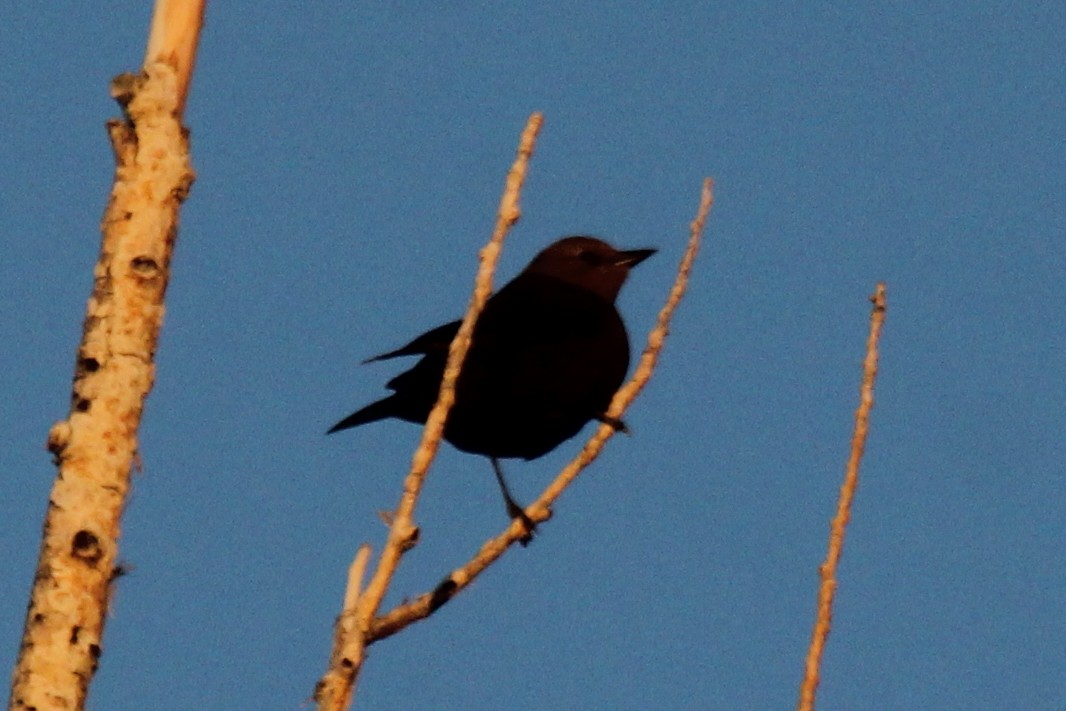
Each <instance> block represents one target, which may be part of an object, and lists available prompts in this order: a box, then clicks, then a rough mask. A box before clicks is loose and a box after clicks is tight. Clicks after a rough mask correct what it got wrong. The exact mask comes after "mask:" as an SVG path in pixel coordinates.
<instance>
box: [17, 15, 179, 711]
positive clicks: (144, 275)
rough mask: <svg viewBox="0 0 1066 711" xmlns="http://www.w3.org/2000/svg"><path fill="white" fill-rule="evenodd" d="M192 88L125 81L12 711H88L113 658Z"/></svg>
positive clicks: (120, 81)
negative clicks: (101, 667)
mask: <svg viewBox="0 0 1066 711" xmlns="http://www.w3.org/2000/svg"><path fill="white" fill-rule="evenodd" d="M198 29H199V28H198V26H196V27H190V28H187V35H186V36H185V37H184V38H183V39H182V43H183V44H184V45H186V46H188V47H195V46H196V42H197V38H198ZM188 69H189V70H191V65H190V66H189V67H188ZM185 81H186V84H187V77H186V80H185ZM180 84H181V80H180V78H179V76H178V74H177V73H176V72H175V70H174V68H173V67H172V66H171V65H170V64H168V63H164V62H152V63H150V64H149V65H147V66H145V67H144V71H143V72H142V73H141V74H140V75H138V76H133V75H130V74H124V75H122V76H120V77H117V78H116V79H115V80H114V81H113V82H112V86H111V90H112V96H114V97H115V98H116V99H117V100H118V101H119V103H120V104H122V106H123V109H124V111H125V114H126V117H125V119H124V120H121V121H119V120H113V121H111V122H109V123H108V131H109V133H110V136H111V142H112V147H113V149H114V153H115V163H116V167H115V182H114V186H113V188H112V190H111V198H110V201H109V203H108V206H107V209H106V210H105V212H104V217H103V221H102V224H101V230H102V240H101V246H100V256H99V259H98V261H97V264H96V268H95V271H94V284H93V293H92V295H91V296H90V298H89V303H88V306H87V308H86V314H85V323H84V327H83V335H82V341H81V345H80V347H79V348H78V354H77V360H76V362H75V370H74V385H73V393H72V396H71V408H70V414H69V416H68V418H67V419H66V420H63V421H60V422H57V423H56V424H55V425H53V426H52V429H51V431H50V432H49V435H48V449H49V450H50V451H51V452H52V453H53V454H54V455H55V460H56V464H57V466H58V469H59V471H58V475H57V477H56V480H55V483H54V485H53V487H52V493H51V495H50V497H49V501H48V512H47V515H46V517H45V522H44V532H43V538H42V542H41V551H40V556H39V559H38V563H37V574H36V576H35V579H34V584H33V591H32V593H31V599H30V605H29V610H28V612H27V615H26V626H25V630H24V632H23V637H22V645H21V647H20V649H19V658H18V662H17V663H16V667H15V671H14V674H13V676H12V688H11V697H10V700H9V708H10V709H36V710H37V711H47V710H52V709H64V710H67V711H69V710H70V709H81V708H84V705H85V699H86V696H87V695H88V688H89V683H90V682H91V681H92V678H93V674H94V673H95V671H96V667H97V662H98V660H99V657H100V655H101V653H102V637H103V631H104V622H105V619H106V615H107V609H108V600H109V598H110V595H111V584H112V581H113V580H114V579H115V578H116V577H117V574H118V572H117V571H118V567H117V564H116V561H117V560H118V538H119V531H120V519H121V515H122V511H123V509H124V507H125V502H126V495H127V492H128V490H129V476H130V468H131V467H132V466H133V464H134V461H135V458H136V456H137V429H138V427H139V426H140V421H141V413H142V410H143V407H144V401H145V399H146V398H147V396H148V393H149V391H150V390H151V387H152V382H153V380H154V377H155V365H154V362H153V360H154V357H155V349H156V343H157V340H158V336H159V330H160V328H161V327H162V323H163V311H164V306H163V303H164V301H163V299H164V295H165V293H166V288H167V283H168V282H169V280H170V260H171V255H172V253H173V249H174V242H175V240H176V238H177V234H178V222H179V220H178V217H179V211H180V207H181V204H182V202H183V201H184V200H185V197H186V196H187V195H188V192H189V189H190V187H191V185H192V182H193V180H194V179H195V175H194V173H193V171H192V168H191V167H190V165H189V154H188V134H187V132H186V131H185V129H184V128H183V127H182V125H181V121H180V103H181V98H180V96H179V93H180V88H179V87H180Z"/></svg>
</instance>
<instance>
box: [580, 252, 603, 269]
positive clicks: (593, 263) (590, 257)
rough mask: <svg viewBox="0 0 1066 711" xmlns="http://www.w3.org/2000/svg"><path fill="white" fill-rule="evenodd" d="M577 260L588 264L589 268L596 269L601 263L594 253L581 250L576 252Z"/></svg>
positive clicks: (598, 256)
mask: <svg viewBox="0 0 1066 711" xmlns="http://www.w3.org/2000/svg"><path fill="white" fill-rule="evenodd" d="M577 258H578V259H580V260H581V261H582V262H584V263H585V264H588V265H589V266H590V267H598V266H599V265H600V264H602V263H603V260H601V259H600V255H598V254H596V253H595V252H591V251H589V250H587V249H583V250H581V251H580V252H578V253H577Z"/></svg>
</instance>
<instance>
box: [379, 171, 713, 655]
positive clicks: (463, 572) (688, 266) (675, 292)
mask: <svg viewBox="0 0 1066 711" xmlns="http://www.w3.org/2000/svg"><path fill="white" fill-rule="evenodd" d="M713 187H714V183H713V181H712V180H711V179H710V178H707V179H706V180H705V181H704V182H703V190H702V193H701V197H700V205H699V209H698V210H697V213H696V219H695V220H693V221H692V224H691V226H690V228H691V229H690V236H689V243H688V248H687V249H686V250H685V255H684V257H682V259H681V264H680V266H679V267H678V273H677V278H676V279H675V281H674V285H673V288H672V289H671V290H670V294H669V296H668V297H667V300H666V304H665V305H664V306H663V308H662V310H661V311H660V312H659V317H658V319H657V321H656V324H655V327H654V328H653V329H652V331H651V333H650V334H649V335H648V345H647V347H646V348H645V349H644V353H643V354H642V355H641V359H640V363H639V365H638V366H637V370H636V372H635V373H634V374H633V377H632V378H631V379H630V381H629V382H628V383H626V384H625V385H624V386H623V387H622V388H621V389H620V390H619V391H618V392H617V393H615V396H614V399H613V400H612V401H611V405H610V407H609V408H608V410H607V414H608V416H609V417H612V418H615V419H618V420H620V419H621V418H622V415H623V414H624V413H625V410H626V408H628V407H629V405H630V404H631V403H632V402H633V400H634V399H636V397H637V395H638V394H639V393H640V391H641V390H642V389H643V387H644V385H645V384H646V383H647V382H648V379H649V378H651V374H652V371H653V370H654V368H655V363H656V361H657V360H658V357H659V351H660V350H661V349H662V346H663V342H664V341H665V339H666V334H667V333H668V331H669V325H670V319H671V317H672V316H673V313H674V309H676V308H677V305H678V303H679V302H680V301H681V297H682V296H683V295H684V293H685V289H686V287H687V285H688V277H689V273H690V272H691V270H692V264H693V262H694V261H695V259H696V253H697V252H698V251H699V247H700V241H701V238H702V235H703V226H704V224H705V223H706V221H707V215H708V214H709V213H710V210H711V206H712V205H713V203H714V192H713ZM614 433H615V428H614V427H612V426H611V425H606V424H605V425H601V426H600V427H599V428H598V429H597V430H596V432H595V433H594V434H593V435H592V438H591V439H589V441H588V443H587V444H586V445H585V447H584V448H583V449H582V450H581V452H580V454H578V455H577V457H576V458H575V459H574V460H573V461H572V462H571V463H570V464H569V465H567V466H566V468H565V469H563V471H562V472H560V473H559V475H558V476H557V477H556V479H555V480H554V481H553V482H551V484H549V485H548V487H547V488H546V489H545V490H544V492H543V493H542V494H541V495H540V497H539V498H538V499H537V500H536V501H535V502H534V503H533V504H532V505H531V506H530V507H529V508H528V509H527V510H526V513H527V514H528V515H529V517H530V518H531V519H533V520H534V521H544V520H546V519H547V518H549V517H550V516H551V505H552V504H553V503H554V502H555V500H556V499H558V498H559V496H560V495H561V494H562V492H563V490H565V489H566V487H567V486H569V485H570V484H571V482H573V480H574V479H575V478H576V477H577V475H578V474H579V473H581V470H582V469H584V468H585V467H586V466H588V465H589V463H591V462H592V460H593V459H595V458H596V457H597V455H599V453H600V451H601V450H602V449H603V447H604V445H605V444H606V442H607V440H608V439H610V438H611V436H612V435H613V434H614ZM524 534H525V527H524V524H523V523H522V522H520V521H513V522H512V523H511V525H510V526H509V527H508V528H507V529H506V530H505V531H504V532H503V533H501V534H500V535H498V536H496V537H494V538H491V539H489V540H488V541H486V542H485V543H484V545H482V547H481V550H479V551H478V553H477V554H476V555H475V556H474V557H473V558H471V559H470V560H469V561H468V562H467V563H465V564H464V565H463V566H461V567H459V568H457V569H456V570H454V571H453V572H452V573H451V574H450V575H449V576H448V577H447V578H445V579H444V580H443V581H442V582H441V583H440V584H439V585H437V587H436V588H435V589H434V590H433V591H431V592H427V593H425V594H423V595H420V596H419V597H418V598H416V599H415V600H413V601H411V602H409V603H406V604H403V605H400V606H398V607H396V608H395V609H393V610H390V611H389V612H387V613H386V614H384V615H382V616H381V617H379V618H377V619H376V620H374V623H373V625H372V626H371V628H370V633H369V639H368V641H367V643H368V644H370V643H372V642H376V641H378V640H381V639H384V638H386V637H390V636H392V635H394V634H396V633H397V632H399V631H400V630H401V629H403V628H404V627H406V626H408V625H410V624H411V623H413V622H417V621H418V620H422V619H425V618H426V617H429V616H430V615H431V614H433V613H434V612H435V611H436V610H437V609H438V608H440V607H441V605H443V604H444V603H446V602H447V601H448V600H450V599H451V598H453V597H454V596H455V595H456V594H458V593H459V591H461V590H463V589H464V588H465V587H466V586H467V585H469V584H470V583H471V582H472V581H473V580H474V579H475V578H476V577H477V576H478V575H479V574H480V573H481V572H482V571H483V570H485V568H487V567H488V566H489V565H491V564H492V563H493V562H494V561H495V560H497V559H498V558H499V557H500V556H502V555H503V553H504V552H505V551H506V550H507V548H509V547H510V546H511V545H512V544H514V543H515V541H518V540H520V539H521V538H522V536H523V535H524Z"/></svg>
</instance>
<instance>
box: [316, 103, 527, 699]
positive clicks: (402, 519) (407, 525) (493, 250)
mask: <svg viewBox="0 0 1066 711" xmlns="http://www.w3.org/2000/svg"><path fill="white" fill-rule="evenodd" d="M542 123H543V117H542V116H541V114H539V113H534V114H533V115H531V116H530V117H529V121H528V122H527V123H526V127H525V130H524V131H523V132H522V137H521V139H520V141H519V146H518V154H517V156H516V158H515V162H514V164H513V165H512V166H511V170H510V171H509V172H508V174H507V181H506V185H505V187H504V192H503V197H502V198H501V200H500V207H499V211H498V215H497V219H496V228H495V230H494V231H493V234H492V238H491V239H490V240H489V243H488V244H487V245H485V247H484V248H483V249H482V250H481V253H480V255H479V257H480V267H479V268H478V273H477V279H476V281H475V286H474V293H473V296H472V297H471V299H470V305H469V306H468V307H467V311H466V315H465V316H464V317H463V322H462V325H461V326H460V327H459V332H458V334H456V336H455V339H454V340H453V341H452V343H451V347H450V348H449V352H448V363H447V365H446V366H445V369H444V378H443V380H442V382H441V387H440V394H439V395H438V398H437V403H436V405H434V407H433V410H432V411H431V412H430V414H429V418H428V419H427V420H426V426H425V429H423V431H422V441H421V443H420V444H419V446H418V450H417V451H416V452H415V454H414V456H413V458H412V461H411V469H410V471H409V472H408V474H407V477H406V479H405V480H404V490H403V495H402V497H401V498H400V503H399V505H398V506H397V508H396V512H395V513H394V515H393V518H392V523H391V525H390V527H389V535H388V539H387V540H386V542H385V547H384V549H383V550H382V552H381V557H380V558H379V559H378V566H377V569H376V570H375V571H374V575H373V577H372V578H371V579H370V582H369V584H368V585H367V588H366V590H365V591H363V593H362V595H361V596H360V598H359V604H358V605H357V608H356V609H357V615H356V616H357V620H358V622H357V625H356V627H357V629H356V630H355V635H356V637H357V639H356V640H349V641H347V642H346V643H345V645H344V648H345V649H347V650H350V651H351V653H352V655H353V657H351V658H349V657H342V658H340V659H338V660H331V664H330V668H329V670H328V671H327V672H326V675H325V676H324V677H323V678H322V680H321V681H320V682H319V685H318V686H317V687H316V689H315V700H316V702H317V703H318V708H319V709H343V708H346V707H347V703H350V699H351V696H352V694H353V692H354V687H355V683H356V680H357V679H358V675H359V670H360V669H361V667H362V660H363V659H364V658H365V654H364V652H363V647H364V646H365V644H366V637H365V634H364V632H365V631H366V630H368V629H369V628H370V622H371V620H373V619H374V617H375V616H376V614H377V611H378V608H379V607H380V606H381V601H382V599H383V598H384V597H385V593H386V591H387V590H388V587H389V584H390V583H391V581H392V576H393V574H394V573H395V571H396V567H397V565H399V562H400V558H401V557H402V556H403V554H404V552H406V551H407V550H409V549H410V548H411V547H412V546H414V545H415V543H416V542H417V540H418V528H417V526H416V525H415V524H414V520H413V514H414V509H415V505H416V504H417V502H418V496H419V494H420V493H421V491H422V485H423V483H424V481H425V478H426V474H427V472H428V471H429V466H430V464H431V463H432V461H433V457H434V456H435V455H436V453H437V449H438V447H439V446H440V440H441V438H442V437H443V436H444V423H445V419H446V418H447V416H448V411H449V410H450V409H451V407H452V405H453V404H454V402H455V383H456V380H457V379H458V377H459V369H460V368H461V367H462V362H463V359H464V358H465V357H466V353H467V351H468V350H469V348H470V342H471V335H472V334H473V331H474V324H475V322H476V321H477V318H478V316H479V315H480V314H481V311H482V309H484V307H485V303H486V302H487V301H488V299H489V296H490V295H491V294H492V276H493V273H494V271H495V269H496V263H497V261H498V259H499V254H500V249H501V247H502V246H503V240H504V238H505V237H506V236H507V232H508V230H510V228H511V227H512V226H513V225H514V224H515V223H516V222H518V219H519V217H520V216H521V210H520V208H519V197H520V195H521V190H522V184H523V183H524V182H525V176H526V169H527V167H528V165H529V159H530V158H531V157H532V155H533V147H534V145H535V143H536V139H537V134H538V133H539V132H540V127H541V125H542ZM334 661H336V663H334ZM334 676H337V677H339V678H341V679H343V680H344V682H345V683H343V684H341V685H334V684H328V685H327V684H326V683H325V681H326V680H327V679H328V678H332V677H334ZM338 693H340V694H342V695H343V697H344V698H345V699H347V700H348V702H347V703H344V705H337V704H338V699H337V694H338Z"/></svg>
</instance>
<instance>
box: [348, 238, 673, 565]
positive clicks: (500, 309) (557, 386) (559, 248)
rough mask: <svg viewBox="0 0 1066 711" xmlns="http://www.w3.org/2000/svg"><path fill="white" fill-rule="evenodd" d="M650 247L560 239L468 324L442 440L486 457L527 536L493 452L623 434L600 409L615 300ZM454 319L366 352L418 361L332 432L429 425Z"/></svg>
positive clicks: (522, 455)
mask: <svg viewBox="0 0 1066 711" xmlns="http://www.w3.org/2000/svg"><path fill="white" fill-rule="evenodd" d="M655 252H656V250H655V249H631V250H619V249H616V248H614V247H612V246H611V245H610V244H608V243H607V242H605V241H603V240H601V239H598V238H596V237H591V236H587V235H578V236H570V237H565V238H563V239H560V240H558V241H556V242H554V243H552V244H551V245H549V246H548V247H546V248H545V249H543V250H542V251H541V252H540V253H538V254H537V255H536V256H535V257H534V258H533V260H532V261H531V262H530V263H529V265H528V266H527V267H526V268H525V269H523V270H522V271H521V272H520V273H519V274H518V275H517V276H516V277H514V279H512V280H511V281H510V282H508V283H507V284H505V285H504V286H503V287H502V288H501V289H500V290H499V291H497V292H496V293H494V294H493V295H492V296H491V297H490V298H489V299H488V301H487V302H486V304H485V308H484V310H483V311H482V313H481V316H480V318H479V319H478V320H477V322H476V324H475V326H474V331H473V336H472V342H471V345H470V350H469V351H468V353H467V356H466V360H465V361H464V363H463V366H462V368H461V370H460V373H459V378H458V380H457V382H456V387H455V402H454V404H453V406H452V409H451V411H450V412H449V414H448V418H447V420H446V422H445V427H444V439H445V440H446V441H448V442H449V443H451V444H452V445H453V446H454V447H455V448H456V449H459V450H460V451H463V452H468V453H472V454H480V455H484V456H486V457H488V458H489V460H490V461H491V463H492V468H493V472H494V474H495V476H496V481H497V483H498V485H499V487H500V491H501V493H502V494H503V499H504V505H505V506H506V509H507V514H508V516H510V517H511V518H512V519H514V518H518V519H521V520H522V522H523V524H524V526H525V534H524V535H523V537H522V538H521V541H522V543H523V544H526V543H528V542H529V540H530V539H531V538H532V535H533V533H534V531H535V526H534V524H533V521H531V520H530V519H529V517H528V516H527V515H526V513H525V511H524V509H523V508H522V507H521V506H519V505H518V503H517V502H516V501H515V499H514V497H513V496H512V495H511V492H510V490H509V488H508V486H507V483H506V480H505V478H504V475H503V470H502V468H501V466H500V463H499V460H500V459H525V460H531V459H536V458H538V457H541V456H543V455H545V454H547V453H548V452H550V451H552V450H553V449H555V448H556V447H558V446H559V445H560V444H562V443H563V442H565V441H566V440H568V439H570V438H572V437H574V436H575V435H576V434H577V433H578V432H579V431H581V429H582V428H583V427H584V426H585V425H586V424H587V423H588V422H590V421H592V420H598V421H600V422H605V423H607V424H610V425H611V426H613V427H615V429H619V430H623V431H625V430H626V428H625V424H624V423H623V422H621V421H620V420H617V419H614V418H611V417H608V415H607V406H608V405H609V404H610V402H611V398H612V397H613V396H614V393H615V391H617V390H618V388H619V387H620V386H621V384H622V382H623V380H624V379H625V376H626V373H627V372H628V370H629V338H628V335H627V334H626V329H625V325H624V323H623V322H622V318H621V316H620V315H619V313H618V310H617V308H616V307H615V299H616V298H617V296H618V293H619V291H620V290H621V288H622V285H623V283H624V282H625V280H626V277H627V276H628V274H629V270H630V269H632V268H633V267H635V266H637V265H638V264H640V263H641V262H643V261H644V260H645V259H647V258H648V257H650V256H651V255H653V254H655ZM460 323H461V321H458V320H456V321H451V322H449V323H446V324H443V325H441V326H438V327H436V328H434V329H431V330H429V331H427V332H425V333H423V334H422V335H420V336H418V337H417V338H415V339H413V340H412V341H410V342H409V343H407V344H406V345H404V346H401V347H400V348H397V349H395V350H392V351H388V352H386V353H382V354H380V355H376V356H373V357H372V358H368V359H367V360H365V361H364V363H372V362H377V361H383V360H390V359H393V358H400V357H404V356H419V357H420V358H419V360H418V361H417V362H416V363H415V364H414V366H413V367H411V368H410V369H409V370H406V371H404V372H402V373H400V374H399V375H397V376H395V377H394V378H392V379H391V380H389V381H388V383H387V384H386V387H387V388H388V389H389V390H391V391H392V394H390V395H388V396H387V397H384V398H382V399H380V400H377V401H375V402H372V403H370V404H369V405H366V406H365V407H363V408H361V409H359V410H357V411H355V412H353V413H352V414H350V415H348V416H347V417H345V418H344V419H342V420H340V421H339V422H337V423H336V424H335V425H333V426H332V427H331V428H330V429H329V431H328V432H327V434H333V433H335V432H339V431H341V430H346V429H349V428H352V427H358V426H360V425H364V424H367V423H369V422H375V421H378V420H384V419H388V418H397V419H400V420H405V421H407V422H413V423H416V424H424V423H425V422H426V419H427V418H428V417H429V412H430V410H431V409H432V408H433V405H434V404H435V403H436V401H437V394H438V391H439V390H440V384H441V379H442V378H443V374H444V367H445V363H446V361H447V359H448V348H449V346H450V344H451V342H452V339H453V338H455V335H456V333H458V331H459V325H460Z"/></svg>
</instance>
